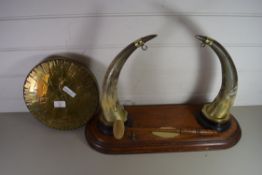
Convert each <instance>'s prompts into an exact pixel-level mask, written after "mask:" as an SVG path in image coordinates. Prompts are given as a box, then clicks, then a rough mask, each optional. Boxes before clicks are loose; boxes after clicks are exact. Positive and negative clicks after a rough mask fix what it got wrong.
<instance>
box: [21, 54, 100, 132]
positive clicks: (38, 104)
mask: <svg viewBox="0 0 262 175" xmlns="http://www.w3.org/2000/svg"><path fill="white" fill-rule="evenodd" d="M23 94H24V101H25V104H26V106H27V108H28V110H29V111H30V112H31V113H32V115H33V116H34V117H35V118H37V119H38V120H39V121H40V122H42V123H43V124H45V125H46V126H48V127H50V128H55V129H61V130H69V129H75V128H79V127H81V126H83V125H85V124H86V122H87V121H88V120H90V119H91V118H92V116H93V115H94V114H95V112H96V111H97V108H98V103H99V91H98V86H97V82H96V79H95V76H94V75H93V73H92V72H91V71H90V70H89V69H88V68H87V67H86V66H85V65H84V64H82V63H80V62H78V61H75V60H72V59H69V58H67V57H64V56H51V57H48V58H47V59H45V61H43V62H41V63H40V64H38V65H36V66H35V67H34V68H33V69H32V70H31V71H30V72H29V74H28V75H27V77H26V79H25V82H24V87H23Z"/></svg>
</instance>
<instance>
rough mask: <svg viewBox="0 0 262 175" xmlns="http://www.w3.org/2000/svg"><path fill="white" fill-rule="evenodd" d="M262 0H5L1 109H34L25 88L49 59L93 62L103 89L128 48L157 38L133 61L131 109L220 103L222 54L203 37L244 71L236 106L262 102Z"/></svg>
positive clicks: (0, 37)
mask: <svg viewBox="0 0 262 175" xmlns="http://www.w3.org/2000/svg"><path fill="white" fill-rule="evenodd" d="M261 31H262V1H260V0H249V1H246V0H235V1H233V0H232V1H229V0H220V1H217V0H216V1H210V0H183V1H180V2H176V1H174V0H131V1H130V0H42V1H41V0H0V58H1V62H0V112H19V111H27V109H26V107H25V105H24V101H23V93H22V87H23V82H24V79H25V77H26V75H27V73H28V72H29V71H30V70H31V68H32V67H33V66H34V65H36V64H37V63H39V62H40V61H41V60H42V59H43V58H45V57H47V56H48V55H50V54H55V53H63V52H73V53H78V54H84V55H86V56H88V57H89V58H90V59H89V60H88V61H89V62H90V68H91V69H92V71H93V72H94V74H95V75H96V77H97V80H98V82H99V84H100V85H101V82H102V79H103V76H104V73H105V71H106V68H107V66H108V65H109V64H110V62H111V61H112V59H113V58H114V57H115V56H116V54H117V53H118V52H120V51H121V50H122V49H123V48H124V47H125V46H126V45H127V44H129V43H130V42H132V41H133V40H136V39H137V38H139V37H142V36H144V35H148V34H158V37H157V38H156V39H154V40H152V41H150V43H148V46H149V49H148V50H147V51H145V52H144V51H141V50H140V49H138V50H137V51H136V52H135V53H134V54H133V55H132V56H131V57H130V59H129V61H128V62H127V63H126V65H125V67H124V69H123V71H122V73H121V77H120V81H119V96H120V99H121V101H122V102H123V103H128V104H149V103H150V104H152V103H155V104H159V103H191V102H199V103H201V102H205V101H209V100H211V99H213V98H214V96H215V95H216V94H217V92H218V90H219V88H220V83H221V71H220V65H219V62H218V59H217V57H216V56H215V55H214V53H213V52H211V50H210V49H208V48H201V47H200V44H199V42H198V41H196V39H195V38H194V35H196V34H203V35H208V36H210V37H213V38H215V39H216V40H218V41H219V42H221V43H222V44H223V45H224V46H225V47H226V49H227V50H228V51H229V53H230V54H231V56H232V58H233V60H234V62H235V64H236V67H237V69H238V74H239V91H238V95H237V98H236V103H235V105H261V104H262V83H261V75H262V74H261V73H262V72H261V71H262V49H261V48H262V35H261Z"/></svg>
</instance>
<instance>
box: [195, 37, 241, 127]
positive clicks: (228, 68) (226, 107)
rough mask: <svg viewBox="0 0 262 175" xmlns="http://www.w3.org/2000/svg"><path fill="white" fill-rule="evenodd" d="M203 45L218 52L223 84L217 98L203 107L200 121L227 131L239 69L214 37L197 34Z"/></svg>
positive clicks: (206, 125) (207, 125)
mask: <svg viewBox="0 0 262 175" xmlns="http://www.w3.org/2000/svg"><path fill="white" fill-rule="evenodd" d="M196 38H197V39H198V40H200V41H201V42H202V46H203V47H204V46H205V45H208V46H209V47H211V49H212V50H213V51H214V52H215V53H216V55H217V56H218V58H219V61H220V63H221V68H222V85H221V88H220V91H219V93H218V95H217V96H216V97H215V99H214V100H213V101H212V102H211V103H208V104H205V105H204V106H203V108H202V113H201V115H200V116H199V117H198V121H199V122H200V123H201V124H202V125H203V126H205V127H207V128H211V129H215V130H218V131H225V130H227V129H228V128H229V127H230V123H231V122H230V119H231V114H230V109H231V107H232V105H233V103H234V100H235V97H236V94H237V86H238V85H237V84H238V77H237V70H236V67H235V65H234V62H233V60H232V58H231V57H230V55H229V54H228V52H227V51H226V49H225V48H224V47H223V46H222V45H221V44H220V43H218V42H217V41H215V40H214V39H211V38H209V37H207V36H201V35H197V36H196Z"/></svg>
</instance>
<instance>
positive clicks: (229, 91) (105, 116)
mask: <svg viewBox="0 0 262 175" xmlns="http://www.w3.org/2000/svg"><path fill="white" fill-rule="evenodd" d="M155 37H156V35H148V36H145V37H142V38H140V39H138V40H136V41H134V42H132V43H131V44H129V45H128V46H127V47H126V48H124V49H123V50H122V51H121V52H120V53H119V54H118V55H117V56H116V57H115V59H114V60H113V61H112V62H111V64H110V66H109V68H108V69H107V72H106V75H105V77H104V82H103V87H102V94H101V107H102V111H103V113H102V115H101V117H100V120H101V121H102V122H103V124H105V125H107V126H111V127H113V134H114V137H115V138H116V139H121V138H122V137H123V135H124V131H125V126H124V123H125V122H126V121H127V115H128V113H127V111H126V110H125V109H124V107H123V106H122V105H121V104H120V103H119V100H118V96H117V83H118V78H119V75H120V72H121V70H122V68H123V66H124V64H125V62H126V61H127V59H128V58H129V56H130V55H131V54H132V53H133V52H134V51H135V50H136V49H137V48H139V47H141V48H142V49H143V50H144V49H146V46H145V45H144V44H145V43H146V42H147V41H149V40H151V39H153V38H155ZM196 38H197V39H199V40H200V41H201V42H202V46H205V45H208V46H210V47H211V48H212V49H213V50H214V51H215V53H216V54H217V56H218V57H219V60H220V63H221V67H222V86H221V89H220V91H219V93H218V95H217V96H216V98H215V99H214V100H213V101H212V102H211V103H208V104H205V105H204V106H203V108H202V114H203V117H202V118H201V119H200V120H199V121H200V122H201V123H202V124H203V125H204V126H206V127H209V128H213V129H216V130H219V131H222V130H223V129H224V128H225V127H224V125H226V126H228V124H227V123H228V121H229V120H230V108H231V107H232V105H233V102H234V99H235V96H236V92H237V71H236V68H235V65H234V63H233V61H232V59H231V57H230V55H229V54H228V53H227V51H226V49H225V48H224V47H223V46H222V45H221V44H219V43H218V42H217V41H215V40H213V39H211V38H209V37H206V36H200V35H197V36H196ZM209 122H211V124H213V125H210V123H209ZM214 124H215V125H214Z"/></svg>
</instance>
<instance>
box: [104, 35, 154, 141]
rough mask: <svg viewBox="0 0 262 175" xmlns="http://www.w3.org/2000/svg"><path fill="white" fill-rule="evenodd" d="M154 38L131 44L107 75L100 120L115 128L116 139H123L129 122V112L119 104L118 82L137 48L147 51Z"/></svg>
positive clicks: (108, 70)
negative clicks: (147, 45) (150, 41)
mask: <svg viewBox="0 0 262 175" xmlns="http://www.w3.org/2000/svg"><path fill="white" fill-rule="evenodd" d="M154 37H156V35H148V36H145V37H142V38H140V39H138V40H136V41H134V42H132V43H131V44H129V45H128V46H127V47H126V48H125V49H123V50H122V51H121V52H120V53H119V54H118V55H117V56H116V57H115V59H114V60H113V61H112V62H111V64H110V66H109V68H108V69H107V72H106V74H105V77H104V82H103V87H102V93H101V99H100V103H101V107H102V111H103V113H102V115H100V120H101V121H102V123H103V124H104V125H106V126H109V127H113V135H114V137H115V138H116V139H121V138H122V137H123V135H124V130H125V126H124V123H125V122H126V121H127V111H126V110H125V109H124V107H123V106H122V105H121V104H120V103H119V100H118V96H117V82H118V78H119V75H120V72H121V69H122V67H123V66H124V64H125V62H126V60H127V59H128V58H129V56H130V55H131V54H132V53H133V52H134V51H135V50H136V49H137V48H139V47H141V48H142V49H143V50H145V49H146V48H147V47H146V45H144V44H145V43H146V42H147V41H149V40H151V39H153V38H154Z"/></svg>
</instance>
